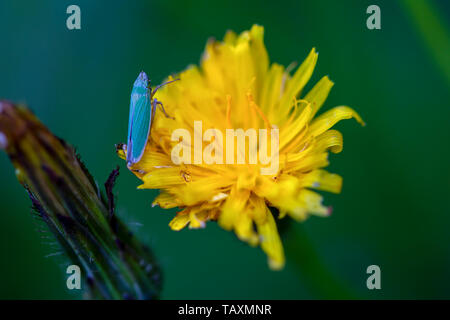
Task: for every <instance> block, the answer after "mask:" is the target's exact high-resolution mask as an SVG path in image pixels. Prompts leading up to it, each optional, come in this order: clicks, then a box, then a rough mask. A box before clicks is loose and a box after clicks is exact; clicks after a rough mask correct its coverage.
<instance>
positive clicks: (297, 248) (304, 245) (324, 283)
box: [283, 224, 356, 299]
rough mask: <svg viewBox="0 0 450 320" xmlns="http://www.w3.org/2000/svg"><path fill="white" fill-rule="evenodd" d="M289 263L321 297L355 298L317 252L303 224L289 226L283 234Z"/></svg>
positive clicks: (308, 286)
mask: <svg viewBox="0 0 450 320" xmlns="http://www.w3.org/2000/svg"><path fill="white" fill-rule="evenodd" d="M283 238H284V241H283V243H284V246H285V250H286V257H287V259H288V265H289V264H290V265H291V267H293V268H294V269H295V271H296V272H297V275H298V276H299V278H300V280H301V281H302V283H304V284H305V285H306V287H307V288H308V289H309V290H310V291H311V292H312V293H313V294H314V295H315V296H316V297H317V298H320V299H355V298H356V295H355V293H354V292H353V291H352V290H351V289H350V288H348V287H347V286H346V285H345V283H344V282H343V281H341V280H339V279H338V278H337V277H336V275H335V274H334V273H333V272H332V271H330V270H329V269H328V267H327V266H326V264H325V263H324V262H323V261H322V259H321V258H320V257H319V255H318V254H317V252H316V250H315V248H314V245H313V243H312V242H311V240H310V239H309V237H308V235H307V234H306V232H305V230H304V229H303V226H301V225H295V226H294V225H292V224H290V225H289V226H287V229H286V230H285V232H284V234H283Z"/></svg>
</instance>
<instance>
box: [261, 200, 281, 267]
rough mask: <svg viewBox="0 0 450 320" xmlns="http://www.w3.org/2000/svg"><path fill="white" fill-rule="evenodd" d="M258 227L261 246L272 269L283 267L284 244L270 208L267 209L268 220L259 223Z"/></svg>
mask: <svg viewBox="0 0 450 320" xmlns="http://www.w3.org/2000/svg"><path fill="white" fill-rule="evenodd" d="M257 229H258V233H259V234H260V236H261V248H262V249H263V250H264V252H265V253H266V254H267V257H268V262H269V267H270V268H271V269H272V270H280V269H282V268H283V267H284V263H285V258H284V250H283V245H282V244H281V239H280V235H279V234H278V230H277V225H276V223H275V219H274V218H273V216H272V213H271V212H270V211H269V209H267V220H266V222H265V223H263V224H257Z"/></svg>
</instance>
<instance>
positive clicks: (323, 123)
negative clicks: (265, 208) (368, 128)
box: [309, 106, 365, 137]
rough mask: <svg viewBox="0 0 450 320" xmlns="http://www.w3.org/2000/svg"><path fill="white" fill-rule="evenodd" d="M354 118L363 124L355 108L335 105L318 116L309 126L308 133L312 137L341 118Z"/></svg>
mask: <svg viewBox="0 0 450 320" xmlns="http://www.w3.org/2000/svg"><path fill="white" fill-rule="evenodd" d="M351 118H355V119H356V121H358V122H359V123H360V124H361V125H365V123H364V121H363V120H362V119H361V117H360V116H359V115H358V113H356V111H355V110H353V109H352V108H349V107H346V106H340V107H335V108H333V109H331V110H329V111H327V112H325V113H323V114H321V115H320V116H318V117H317V118H316V119H315V120H314V121H313V122H312V123H311V126H310V127H309V134H310V135H311V136H313V137H316V136H318V135H319V134H321V133H323V132H325V131H327V130H328V129H330V128H331V127H332V126H334V125H335V124H336V123H337V122H339V121H341V120H343V119H351Z"/></svg>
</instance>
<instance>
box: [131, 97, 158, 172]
mask: <svg viewBox="0 0 450 320" xmlns="http://www.w3.org/2000/svg"><path fill="white" fill-rule="evenodd" d="M151 118H152V106H151V100H150V95H149V94H140V95H133V94H132V95H131V103H130V119H129V124H128V145H127V162H128V163H131V164H134V163H136V162H139V160H141V158H142V155H143V154H144V150H145V146H146V144H147V139H148V135H149V133H150V122H151V121H150V120H151Z"/></svg>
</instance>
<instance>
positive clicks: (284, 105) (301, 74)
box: [278, 48, 318, 119]
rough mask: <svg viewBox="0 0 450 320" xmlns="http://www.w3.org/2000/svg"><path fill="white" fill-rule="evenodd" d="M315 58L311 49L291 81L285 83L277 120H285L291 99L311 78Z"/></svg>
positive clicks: (315, 54) (314, 53)
mask: <svg viewBox="0 0 450 320" xmlns="http://www.w3.org/2000/svg"><path fill="white" fill-rule="evenodd" d="M317 57H318V54H317V53H316V49H315V48H312V50H311V52H310V53H309V55H308V57H307V58H306V60H305V61H303V63H302V64H301V65H300V67H298V69H297V71H296V72H295V73H294V75H293V76H292V79H290V80H289V81H288V82H287V86H286V91H285V92H284V94H283V98H282V99H281V103H280V110H279V111H280V116H279V117H278V119H283V118H285V117H286V115H287V114H288V113H289V111H290V106H291V105H292V101H293V99H294V98H296V97H297V96H298V95H299V94H300V92H301V90H302V89H303V87H304V86H305V85H306V83H307V82H308V80H309V79H310V78H311V75H312V73H313V71H314V67H315V66H316V62H317Z"/></svg>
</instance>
